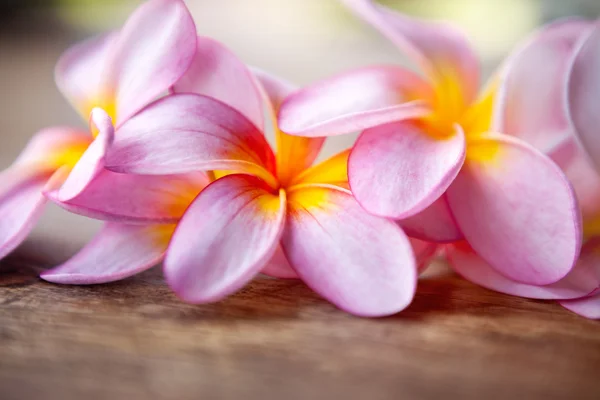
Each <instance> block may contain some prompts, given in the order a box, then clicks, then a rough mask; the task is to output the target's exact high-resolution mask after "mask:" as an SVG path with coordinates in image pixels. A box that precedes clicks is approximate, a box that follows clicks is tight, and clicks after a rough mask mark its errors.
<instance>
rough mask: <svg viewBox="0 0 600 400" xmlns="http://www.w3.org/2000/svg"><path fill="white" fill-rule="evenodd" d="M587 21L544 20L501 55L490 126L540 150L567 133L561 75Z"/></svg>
mask: <svg viewBox="0 0 600 400" xmlns="http://www.w3.org/2000/svg"><path fill="white" fill-rule="evenodd" d="M590 26H591V23H590V22H588V21H584V20H565V21H559V22H555V23H552V24H549V25H547V26H546V27H544V28H543V29H542V30H540V31H539V32H538V33H536V34H535V35H533V37H531V38H530V39H529V40H528V41H527V42H526V43H525V44H524V45H522V46H521V48H520V49H519V50H518V51H517V52H515V53H514V54H513V55H512V56H511V57H510V58H509V59H508V60H507V63H506V65H505V66H504V68H503V71H502V75H501V78H500V81H501V85H500V88H499V91H498V94H497V100H496V106H495V112H494V113H495V115H496V118H497V121H495V123H494V124H495V126H496V130H498V131H500V132H503V133H506V134H509V135H513V136H517V137H519V138H520V139H522V140H524V141H526V142H528V143H529V144H531V145H533V146H534V147H536V148H538V149H539V150H541V151H542V152H546V151H548V150H550V149H551V148H552V147H553V146H554V145H555V144H556V143H557V142H558V141H560V140H561V139H562V138H563V137H565V136H568V135H570V134H571V131H570V126H569V121H568V117H567V115H566V108H565V105H564V96H565V84H564V80H565V79H566V77H567V72H568V71H567V70H568V64H569V60H570V58H571V55H572V53H573V50H574V48H575V45H576V44H577V43H578V41H579V40H580V38H581V37H582V36H583V34H584V33H586V32H588V31H589V29H590Z"/></svg>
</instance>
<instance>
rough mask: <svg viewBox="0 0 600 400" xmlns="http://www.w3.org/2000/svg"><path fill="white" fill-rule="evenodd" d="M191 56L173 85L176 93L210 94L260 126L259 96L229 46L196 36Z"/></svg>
mask: <svg viewBox="0 0 600 400" xmlns="http://www.w3.org/2000/svg"><path fill="white" fill-rule="evenodd" d="M197 46H198V48H197V51H196V55H195V57H194V60H193V62H192V64H191V66H190V67H189V69H188V70H187V72H186V73H185V75H183V76H182V77H181V79H179V81H178V82H177V83H176V84H175V86H173V91H174V92H175V93H197V94H201V95H205V96H209V97H213V98H215V99H217V100H220V101H222V102H223V103H225V104H228V105H230V106H231V107H233V108H235V109H236V110H238V111H239V112H241V113H242V114H244V115H245V116H246V118H248V119H249V120H250V121H251V122H252V123H254V125H256V127H258V128H259V129H262V128H263V108H262V100H261V97H260V94H259V91H258V88H257V87H256V82H255V80H254V78H253V77H252V72H250V70H249V69H248V67H247V66H246V65H245V64H244V63H243V62H242V61H241V60H240V59H239V58H237V56H236V55H235V54H233V53H232V52H231V51H230V50H229V49H227V48H226V47H225V46H223V45H222V44H221V43H219V42H217V41H216V40H213V39H211V38H208V37H203V36H200V37H198V44H197Z"/></svg>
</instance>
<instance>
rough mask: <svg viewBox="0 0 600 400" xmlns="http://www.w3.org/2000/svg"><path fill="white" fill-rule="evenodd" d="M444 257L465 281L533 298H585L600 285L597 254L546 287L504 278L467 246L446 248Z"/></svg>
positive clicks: (583, 256)
mask: <svg viewBox="0 0 600 400" xmlns="http://www.w3.org/2000/svg"><path fill="white" fill-rule="evenodd" d="M446 254H447V256H448V261H449V262H450V264H451V266H452V268H453V269H454V270H455V271H456V272H457V273H459V274H460V275H462V276H463V277H464V278H465V279H467V280H469V281H471V282H473V283H476V284H478V285H480V286H483V287H485V288H487V289H491V290H495V291H497V292H501V293H506V294H510V295H513V296H521V297H528V298H532V299H546V300H559V299H574V298H578V297H582V296H586V295H588V294H589V293H591V292H592V291H593V290H595V289H596V288H597V287H598V285H599V284H600V281H599V278H600V275H599V274H597V273H596V272H595V271H594V269H595V264H598V263H599V262H600V259H599V257H598V255H597V254H595V255H592V257H590V255H586V254H582V258H581V260H579V262H578V263H577V265H576V266H575V268H573V270H572V271H571V272H570V273H569V274H568V275H567V276H566V277H564V278H563V279H561V280H559V281H558V282H555V283H552V284H550V285H546V286H539V285H528V284H525V283H520V282H516V281H514V280H512V279H509V278H507V277H505V276H504V275H502V274H500V273H499V272H498V271H497V270H496V269H494V268H493V267H492V266H491V265H490V264H488V263H487V262H485V261H484V260H483V259H482V258H481V257H479V256H478V255H477V254H476V253H475V252H474V251H473V250H472V249H471V248H470V247H469V245H468V244H466V243H465V244H462V243H461V244H459V245H447V246H446Z"/></svg>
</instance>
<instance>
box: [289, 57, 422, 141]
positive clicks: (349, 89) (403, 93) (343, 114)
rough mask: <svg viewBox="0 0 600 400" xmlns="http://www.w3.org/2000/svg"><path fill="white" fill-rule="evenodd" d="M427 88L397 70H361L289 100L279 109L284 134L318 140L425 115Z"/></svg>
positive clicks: (325, 81) (405, 72)
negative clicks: (316, 138) (321, 137)
mask: <svg viewBox="0 0 600 400" xmlns="http://www.w3.org/2000/svg"><path fill="white" fill-rule="evenodd" d="M427 90H428V87H427V85H426V84H425V83H424V82H423V81H422V80H421V79H420V78H419V77H418V76H416V75H414V74H413V73H411V72H409V71H406V70H404V69H402V68H399V67H393V66H382V67H369V68H360V69H357V70H354V71H350V72H346V73H343V74H341V75H338V76H335V77H333V78H329V79H326V80H323V81H321V82H317V83H315V84H313V85H311V86H308V87H307V88H304V89H301V90H299V91H298V92H296V93H294V94H292V95H291V96H289V97H288V98H287V99H286V100H285V101H284V102H283V104H282V105H281V109H280V110H279V127H280V129H281V130H282V131H284V132H286V133H289V134H293V135H300V136H309V137H318V136H332V135H340V134H344V133H350V132H357V131H361V130H363V129H366V128H371V127H374V126H377V125H381V124H385V123H388V122H393V121H400V120H404V119H409V118H415V117H419V116H423V115H426V114H428V113H429V112H430V109H429V108H428V106H427V105H426V103H425V102H424V101H423V100H417V98H418V97H419V98H421V97H427V96H429V94H425V93H429V92H428V91H427Z"/></svg>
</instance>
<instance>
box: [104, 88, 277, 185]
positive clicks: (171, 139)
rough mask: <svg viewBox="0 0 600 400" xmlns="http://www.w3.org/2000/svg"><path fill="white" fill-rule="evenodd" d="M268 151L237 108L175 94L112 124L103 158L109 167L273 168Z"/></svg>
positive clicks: (145, 170) (141, 170)
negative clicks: (116, 126)
mask: <svg viewBox="0 0 600 400" xmlns="http://www.w3.org/2000/svg"><path fill="white" fill-rule="evenodd" d="M274 165H275V160H274V156H273V152H272V151H271V148H270V147H269V144H268V143H267V141H266V139H265V137H264V136H263V135H262V133H261V132H260V131H259V130H258V129H257V128H256V127H255V126H254V125H253V124H252V123H251V122H250V121H248V120H247V119H246V118H245V117H244V116H243V115H242V114H240V113H239V112H237V111H236V110H234V109H233V108H231V107H229V106H227V105H226V104H224V103H221V102H219V101H217V100H215V99H212V98H210V97H205V96H200V95H195V94H175V95H172V96H168V97H166V98H164V99H161V100H158V101H157V102H155V103H153V104H151V105H149V106H148V107H147V108H145V109H144V110H143V111H141V112H140V113H138V114H137V115H135V116H134V117H132V118H130V119H129V120H128V121H127V122H126V123H125V124H123V125H122V126H121V128H119V129H118V132H117V135H116V138H115V141H114V143H113V145H112V146H111V150H110V152H109V153H108V155H107V158H106V167H107V168H108V169H110V170H113V171H115V172H125V173H137V174H152V175H161V174H178V173H186V172H192V171H202V170H205V171H206V170H234V171H238V172H248V171H249V168H254V169H255V170H262V172H261V171H254V170H253V171H250V172H252V173H257V174H260V175H261V176H262V177H263V178H264V179H266V180H269V179H270V180H271V181H272V180H273V179H274V178H272V177H271V178H270V177H269V175H270V174H271V172H270V171H274V169H275V167H274Z"/></svg>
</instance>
